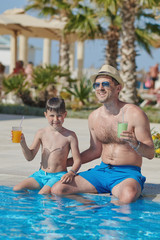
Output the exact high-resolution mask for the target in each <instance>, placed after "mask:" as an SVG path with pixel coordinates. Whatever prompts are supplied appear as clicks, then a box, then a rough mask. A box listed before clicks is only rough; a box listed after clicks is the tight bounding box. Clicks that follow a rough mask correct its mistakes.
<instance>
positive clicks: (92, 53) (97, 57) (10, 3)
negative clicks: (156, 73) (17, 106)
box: [0, 0, 160, 71]
mask: <svg viewBox="0 0 160 240" xmlns="http://www.w3.org/2000/svg"><path fill="white" fill-rule="evenodd" d="M1 1H2V0H1ZM27 3H28V1H27V0H3V4H2V2H1V5H0V14H2V13H3V12H4V11H5V10H7V9H13V8H24V6H26V5H27ZM27 14H30V15H33V16H35V17H36V16H37V15H38V13H37V12H33V11H32V12H30V11H29V12H28V13H27ZM28 43H29V44H30V45H33V46H36V47H38V48H40V49H41V50H37V51H36V58H35V65H38V64H40V63H42V54H43V53H42V52H43V39H41V38H29V41H28ZM106 44H107V41H105V40H87V41H85V53H84V54H85V55H84V68H90V67H95V68H97V69H99V68H100V67H101V66H102V65H103V64H104V60H105V47H106ZM58 46H59V44H58V42H57V41H54V40H52V52H51V63H52V64H58V56H59V53H58V51H59V50H58V49H59V48H58ZM138 55H139V56H138V57H136V65H137V70H141V69H144V70H146V71H148V70H149V68H150V67H151V66H153V65H155V64H156V63H159V64H160V48H159V49H153V51H152V55H153V57H150V56H149V55H148V54H147V53H145V52H144V51H143V50H142V49H138Z"/></svg>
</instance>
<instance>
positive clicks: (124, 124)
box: [117, 122, 128, 138]
mask: <svg viewBox="0 0 160 240" xmlns="http://www.w3.org/2000/svg"><path fill="white" fill-rule="evenodd" d="M127 128H128V123H127V122H118V133H117V136H118V138H120V134H121V133H122V132H123V131H126V130H127Z"/></svg>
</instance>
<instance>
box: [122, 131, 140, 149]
mask: <svg viewBox="0 0 160 240" xmlns="http://www.w3.org/2000/svg"><path fill="white" fill-rule="evenodd" d="M120 135H121V137H120V138H121V139H122V140H124V141H126V142H128V143H129V145H130V146H131V147H132V148H136V147H137V146H138V140H137V138H136V135H135V132H134V130H132V131H123V132H122V133H121V134H120Z"/></svg>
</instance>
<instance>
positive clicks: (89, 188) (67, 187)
mask: <svg viewBox="0 0 160 240" xmlns="http://www.w3.org/2000/svg"><path fill="white" fill-rule="evenodd" d="M51 193H52V194H55V195H59V196H60V195H67V194H75V193H97V190H96V188H95V187H94V186H93V185H92V184H91V183H90V182H88V181H87V180H86V179H84V178H83V177H81V176H79V175H77V176H75V177H74V179H73V181H72V182H71V183H62V182H61V181H59V182H57V183H55V184H54V185H53V187H52V188H51Z"/></svg>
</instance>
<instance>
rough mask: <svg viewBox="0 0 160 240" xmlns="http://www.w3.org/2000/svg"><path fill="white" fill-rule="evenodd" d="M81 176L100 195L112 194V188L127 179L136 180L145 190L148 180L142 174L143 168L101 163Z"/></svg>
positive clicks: (81, 173)
mask: <svg viewBox="0 0 160 240" xmlns="http://www.w3.org/2000/svg"><path fill="white" fill-rule="evenodd" d="M79 175H80V176H81V177H83V178H84V179H86V180H87V181H88V182H90V183H91V184H92V185H93V186H94V187H95V188H96V190H97V192H98V193H111V192H112V188H113V187H114V186H116V185H117V184H119V183H120V182H122V181H123V180H125V179H127V178H133V179H135V180H136V181H137V182H138V183H139V184H140V186H141V190H143V185H144V182H145V180H146V178H145V177H144V176H142V174H141V168H140V167H136V166H130V165H120V166H117V165H110V164H105V163H103V162H101V164H100V165H97V166H95V167H94V168H92V169H89V170H88V171H85V172H80V173H79Z"/></svg>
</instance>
